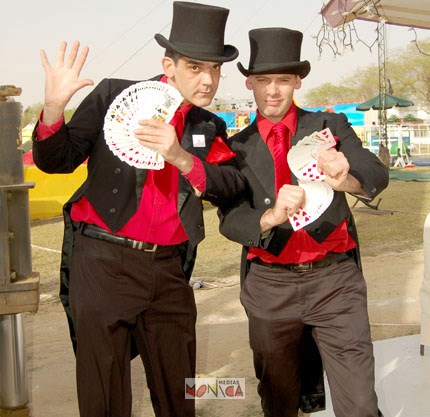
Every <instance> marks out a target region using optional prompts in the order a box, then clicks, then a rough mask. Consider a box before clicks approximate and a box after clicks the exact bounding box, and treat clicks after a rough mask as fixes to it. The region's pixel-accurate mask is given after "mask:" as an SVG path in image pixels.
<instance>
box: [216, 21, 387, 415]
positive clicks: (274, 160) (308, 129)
mask: <svg viewBox="0 0 430 417" xmlns="http://www.w3.org/2000/svg"><path fill="white" fill-rule="evenodd" d="M302 38H303V34H302V33H301V32H299V31H296V30H290V29H286V28H263V29H254V30H251V31H250V32H249V40H250V45H251V52H250V60H249V68H248V69H246V68H244V67H243V66H242V64H241V63H239V64H238V67H239V70H240V71H241V73H242V74H243V75H245V77H246V86H247V88H248V89H249V90H252V91H253V93H254V98H255V102H256V103H257V117H256V119H255V121H254V122H253V123H252V124H251V125H250V126H249V127H248V128H246V129H244V130H242V131H241V132H239V133H237V134H236V135H234V136H233V137H232V139H231V140H232V144H231V146H232V149H233V150H234V152H235V153H236V157H235V159H236V160H237V162H238V165H239V169H240V170H241V172H242V173H243V174H244V175H245V177H246V179H247V183H248V184H247V185H248V187H247V190H248V193H247V195H246V197H244V198H243V201H241V202H240V204H227V205H223V206H222V207H220V209H219V215H220V220H221V225H220V230H221V232H222V234H224V235H225V236H226V237H227V238H229V239H231V240H233V241H235V242H238V243H240V244H242V245H243V253H242V263H241V279H242V288H241V294H240V299H241V302H242V304H243V306H244V308H245V310H246V313H247V316H248V319H249V340H250V345H251V348H252V351H253V354H254V367H255V373H256V376H257V378H258V380H259V383H258V394H259V395H260V397H261V406H262V409H263V413H264V416H265V417H297V416H298V412H299V408H301V409H302V410H303V411H305V412H313V411H318V410H319V409H321V408H324V398H322V397H323V393H321V390H318V388H319V387H318V375H316V376H315V375H313V374H312V373H310V372H309V369H308V368H311V369H314V371H315V372H317V373H318V372H321V368H320V365H319V364H320V362H319V361H318V351H319V354H320V355H321V358H322V362H323V364H324V368H325V370H326V373H327V378H328V382H329V385H330V393H331V398H332V403H333V408H334V412H335V415H336V417H377V416H380V415H381V414H380V412H379V410H378V402H377V397H376V393H375V376H374V357H373V347H372V342H371V334H370V325H369V318H368V312H367V299H366V298H367V296H366V283H365V280H364V277H363V274H362V271H361V267H360V259H359V251H358V237H357V231H356V228H355V225H354V219H353V216H352V213H351V211H350V209H349V205H348V202H347V199H346V195H345V194H346V193H353V194H355V195H360V196H364V197H369V198H373V197H375V196H376V195H377V194H378V193H380V192H381V191H382V190H383V189H384V188H385V187H386V186H387V185H388V170H387V168H386V167H385V166H384V165H383V164H382V163H381V161H379V159H378V158H377V157H376V156H375V155H374V154H373V153H371V152H370V151H368V150H367V149H365V148H363V146H362V143H361V140H360V139H359V138H358V137H357V135H356V134H355V132H354V130H353V129H352V128H351V124H350V123H348V120H347V118H346V117H345V115H343V114H336V113H329V112H327V113H325V112H317V113H312V112H308V111H305V110H302V109H300V108H299V107H297V106H296V105H295V104H294V102H293V95H294V91H295V90H298V89H299V88H300V87H301V85H302V80H303V79H304V78H305V77H306V76H307V75H308V74H309V72H310V64H309V62H308V61H301V60H300V51H301V43H302ZM326 128H330V130H331V132H332V134H333V135H334V136H335V138H336V144H335V147H331V148H330V149H328V150H323V151H321V152H320V153H319V154H318V155H316V157H317V159H318V162H317V168H318V172H322V173H324V174H325V175H326V178H325V180H324V181H325V184H327V185H329V186H330V187H331V188H332V189H333V190H334V197H333V200H332V201H331V203H330V204H329V206H328V208H327V209H326V210H323V209H321V215H320V216H319V217H316V219H315V220H314V221H311V222H309V223H308V224H307V225H305V226H304V227H302V228H300V229H298V230H295V229H293V226H292V222H295V221H296V219H295V218H294V217H298V216H300V214H299V211H301V212H303V211H304V210H301V209H303V208H304V207H305V205H306V202H307V199H308V198H311V197H313V198H317V197H316V196H315V195H314V194H312V193H311V192H308V193H307V194H306V193H305V189H304V185H303V186H301V185H300V184H299V183H298V181H297V178H296V177H295V176H294V175H293V174H292V173H291V171H290V167H289V165H288V163H287V159H286V155H287V153H288V151H289V149H290V148H291V147H292V146H294V145H295V144H297V143H298V141H299V140H301V139H303V138H304V137H305V136H309V135H311V134H312V133H314V132H315V131H322V130H324V129H326ZM303 146H305V145H303ZM317 201H320V200H317ZM290 216H291V220H290ZM302 216H303V220H305V219H306V215H305V214H303V213H302ZM309 332H311V335H312V337H313V339H312V338H311V339H310V340H309V339H307V337H308V335H309ZM315 343H316V346H317V347H318V349H317V350H316V355H315V351H314V354H313V355H310V353H311V352H312V349H314V348H315ZM315 356H317V357H315ZM310 358H313V361H311V360H310ZM311 377H312V378H313V382H312V380H310V379H309V378H311ZM312 383H313V385H314V387H315V389H314V391H313V392H311V391H310V389H309V387H311V388H312Z"/></svg>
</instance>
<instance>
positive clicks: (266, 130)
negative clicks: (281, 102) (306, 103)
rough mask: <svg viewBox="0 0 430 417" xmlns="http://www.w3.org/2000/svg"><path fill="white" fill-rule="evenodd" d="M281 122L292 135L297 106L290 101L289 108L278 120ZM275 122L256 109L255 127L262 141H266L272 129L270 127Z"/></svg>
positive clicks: (295, 121) (295, 124)
mask: <svg viewBox="0 0 430 417" xmlns="http://www.w3.org/2000/svg"><path fill="white" fill-rule="evenodd" d="M279 123H283V124H284V125H285V126H286V127H287V128H288V130H289V131H290V133H291V135H292V136H294V135H295V134H296V129H297V107H296V105H295V104H294V102H293V103H291V106H290V108H289V109H288V111H287V113H286V115H285V116H284V117H283V119H282V120H281V121H280V122H279ZM275 124H276V123H273V122H272V121H271V120H269V119H266V118H265V117H264V116H263V115H262V114H261V113H260V112H259V111H258V110H257V127H258V131H259V132H260V135H261V137H262V138H263V140H264V142H266V143H267V139H268V137H269V135H270V132H271V130H272V127H273V126H274V125H275Z"/></svg>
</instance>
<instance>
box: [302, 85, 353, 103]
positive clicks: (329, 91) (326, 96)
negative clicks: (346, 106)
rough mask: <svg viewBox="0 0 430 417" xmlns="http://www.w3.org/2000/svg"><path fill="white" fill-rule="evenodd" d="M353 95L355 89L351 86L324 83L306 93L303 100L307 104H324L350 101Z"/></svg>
mask: <svg viewBox="0 0 430 417" xmlns="http://www.w3.org/2000/svg"><path fill="white" fill-rule="evenodd" d="M354 96H355V91H354V89H353V88H351V87H345V86H336V85H334V84H331V83H325V84H322V85H321V86H320V87H317V88H314V89H312V90H310V91H309V92H308V93H306V95H305V102H306V105H308V106H325V105H329V104H333V103H347V102H350V101H351V100H353V98H354Z"/></svg>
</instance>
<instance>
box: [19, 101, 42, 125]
mask: <svg viewBox="0 0 430 417" xmlns="http://www.w3.org/2000/svg"><path fill="white" fill-rule="evenodd" d="M42 108H43V104H42V103H36V104H32V105H31V106H28V107H27V108H26V109H25V110H24V113H23V115H22V123H21V124H22V127H25V126H27V125H34V124H36V122H37V120H38V118H39V115H40V112H41V111H42Z"/></svg>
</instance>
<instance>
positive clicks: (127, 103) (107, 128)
mask: <svg viewBox="0 0 430 417" xmlns="http://www.w3.org/2000/svg"><path fill="white" fill-rule="evenodd" d="M182 100H183V97H182V95H181V94H180V93H179V91H178V90H176V88H174V87H172V86H171V85H169V84H166V83H163V82H160V81H142V82H139V83H136V84H133V85H131V86H130V87H128V88H126V89H125V90H123V91H122V92H121V93H120V94H119V95H118V96H117V97H115V99H114V100H113V102H112V103H111V105H110V106H109V109H108V111H107V113H106V116H105V120H104V127H103V130H104V133H105V140H106V143H107V145H108V146H109V149H110V150H111V151H112V152H113V153H114V154H115V155H116V156H117V157H118V158H119V159H121V161H124V162H126V163H128V164H129V165H132V166H135V167H136V168H144V169H163V168H164V159H163V157H162V156H161V155H160V154H158V152H156V151H154V150H152V149H150V148H147V147H146V146H143V145H141V144H140V143H139V142H138V140H137V139H136V138H135V136H134V133H133V132H134V130H135V129H136V128H137V127H138V126H139V125H138V121H139V120H142V119H154V120H161V121H163V122H165V123H169V122H170V120H172V118H173V116H174V114H175V111H176V109H177V108H178V107H179V105H180V104H181V102H182Z"/></svg>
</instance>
